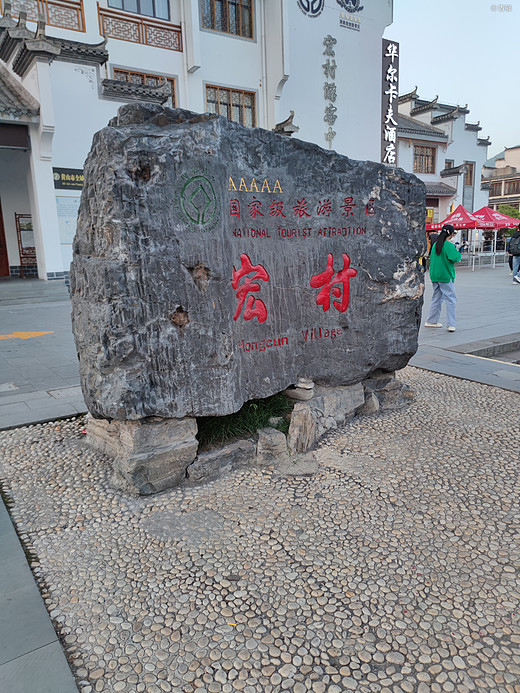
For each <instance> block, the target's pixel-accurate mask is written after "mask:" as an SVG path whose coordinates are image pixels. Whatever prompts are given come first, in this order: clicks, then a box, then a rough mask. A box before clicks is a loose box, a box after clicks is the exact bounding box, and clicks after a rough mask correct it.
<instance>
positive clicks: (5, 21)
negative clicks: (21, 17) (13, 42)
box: [0, 0, 16, 31]
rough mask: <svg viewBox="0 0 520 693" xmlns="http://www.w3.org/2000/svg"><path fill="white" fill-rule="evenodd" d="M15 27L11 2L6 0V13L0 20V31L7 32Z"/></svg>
mask: <svg viewBox="0 0 520 693" xmlns="http://www.w3.org/2000/svg"><path fill="white" fill-rule="evenodd" d="M15 26H16V20H15V19H13V16H12V14H11V3H10V1H9V0H5V2H4V13H3V16H2V17H1V18H0V31H2V30H4V31H5V30H6V29H13V28H14V27H15Z"/></svg>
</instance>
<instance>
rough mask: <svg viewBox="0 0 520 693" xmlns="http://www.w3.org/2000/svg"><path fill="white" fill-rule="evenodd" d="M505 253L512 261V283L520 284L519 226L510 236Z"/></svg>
mask: <svg viewBox="0 0 520 693" xmlns="http://www.w3.org/2000/svg"><path fill="white" fill-rule="evenodd" d="M507 252H508V254H509V258H510V260H512V265H511V269H512V270H513V283H514V284H520V224H519V225H518V228H517V230H516V231H515V232H514V234H513V235H512V236H511V239H510V241H509V246H508V248H507Z"/></svg>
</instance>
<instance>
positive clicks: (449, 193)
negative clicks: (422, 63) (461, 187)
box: [425, 182, 457, 197]
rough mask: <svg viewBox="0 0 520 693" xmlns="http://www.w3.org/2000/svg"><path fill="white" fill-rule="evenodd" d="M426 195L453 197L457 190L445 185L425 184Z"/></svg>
mask: <svg viewBox="0 0 520 693" xmlns="http://www.w3.org/2000/svg"><path fill="white" fill-rule="evenodd" d="M425 185H426V194H427V195H439V197H453V195H456V194H457V188H452V187H451V186H450V185H446V183H435V182H432V183H429V182H428V183H425Z"/></svg>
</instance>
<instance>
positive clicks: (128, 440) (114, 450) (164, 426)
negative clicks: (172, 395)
mask: <svg viewBox="0 0 520 693" xmlns="http://www.w3.org/2000/svg"><path fill="white" fill-rule="evenodd" d="M302 389H304V390H305V391H306V392H308V393H311V394H312V395H313V396H312V398H311V399H309V400H308V401H305V400H304V401H297V402H296V404H295V405H294V409H293V411H292V414H291V422H290V425H289V432H288V434H287V436H285V434H284V433H282V432H281V431H278V430H276V429H275V428H272V427H268V428H263V429H261V430H259V431H258V438H257V441H256V443H255V442H254V441H253V440H239V441H237V442H234V443H230V444H229V445H226V446H224V447H223V448H220V449H219V450H211V451H208V452H201V453H200V454H197V451H198V441H197V439H196V438H195V435H196V433H197V422H196V419H194V418H189V417H186V418H184V419H162V418H158V417H157V418H155V417H154V418H149V419H141V420H139V421H106V420H104V419H93V418H92V417H91V416H89V419H88V423H87V442H88V443H90V445H92V446H93V447H95V448H97V449H98V450H100V451H101V452H103V453H104V454H106V455H108V456H109V457H112V458H113V469H114V482H115V484H116V485H117V486H118V487H119V488H121V489H123V490H126V491H133V492H134V493H135V492H137V493H139V494H149V493H155V492H157V491H163V490H165V489H167V488H171V487H173V486H178V485H179V484H181V483H183V484H200V483H205V482H208V481H213V480H216V479H218V478H219V477H220V476H222V475H223V474H225V473H228V472H231V471H233V470H235V469H239V468H243V467H251V466H253V465H272V464H275V465H276V466H277V467H279V466H280V465H282V466H283V465H285V467H287V469H292V468H293V467H294V465H296V464H297V462H298V460H299V461H300V462H302V464H300V466H299V467H298V469H299V472H298V473H307V471H308V470H307V467H309V469H311V468H314V466H316V460H315V459H314V458H313V457H312V455H311V453H308V451H309V450H311V449H312V448H313V447H314V445H315V444H316V443H317V442H318V440H320V438H322V437H323V436H324V435H325V434H326V433H327V432H328V431H330V430H333V429H336V428H339V427H340V426H341V425H342V424H344V423H345V421H347V419H349V418H351V417H353V416H355V415H367V414H374V413H376V412H378V411H386V410H391V409H396V408H400V407H402V406H403V405H405V404H408V403H409V402H410V401H411V400H412V399H413V397H414V392H413V390H411V389H410V388H409V387H408V385H406V384H404V383H402V382H400V381H399V380H397V379H396V377H395V373H386V372H376V373H373V374H371V376H370V378H367V379H366V380H365V381H363V382H362V383H356V384H355V385H345V386H341V387H323V386H316V387H314V389H312V390H311V389H310V388H307V389H306V388H302ZM273 423H276V420H273ZM305 453H308V455H306V454H305ZM309 455H311V456H310V457H309ZM296 456H297V457H296ZM304 460H305V464H303V461H304ZM309 465H310V466H309ZM285 467H284V468H285ZM302 469H304V470H307V471H302Z"/></svg>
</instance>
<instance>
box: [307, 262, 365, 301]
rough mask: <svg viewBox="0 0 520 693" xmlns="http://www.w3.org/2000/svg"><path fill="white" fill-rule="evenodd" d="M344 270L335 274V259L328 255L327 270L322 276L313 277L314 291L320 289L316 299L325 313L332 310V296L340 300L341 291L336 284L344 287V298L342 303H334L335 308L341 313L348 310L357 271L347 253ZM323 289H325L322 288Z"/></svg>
mask: <svg viewBox="0 0 520 693" xmlns="http://www.w3.org/2000/svg"><path fill="white" fill-rule="evenodd" d="M342 257H343V269H342V270H340V271H339V272H337V273H336V274H334V267H333V263H334V258H333V257H332V253H329V254H328V255H327V269H326V270H325V272H321V274H315V275H314V276H312V277H311V286H312V288H313V289H320V288H321V291H320V292H319V293H318V296H317V297H316V304H317V305H318V306H322V308H323V310H324V311H327V310H329V308H330V297H331V294H332V295H333V296H334V297H335V298H340V296H341V293H342V291H341V289H340V288H339V287H338V286H334V285H335V284H342V285H343V296H342V297H341V301H334V307H335V308H337V310H339V312H340V313H344V312H345V311H346V310H347V308H348V302H349V297H350V280H351V278H352V277H355V276H356V274H357V270H355V269H352V268H351V267H350V258H349V256H348V255H347V253H343V255H342ZM322 287H323V288H322Z"/></svg>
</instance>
